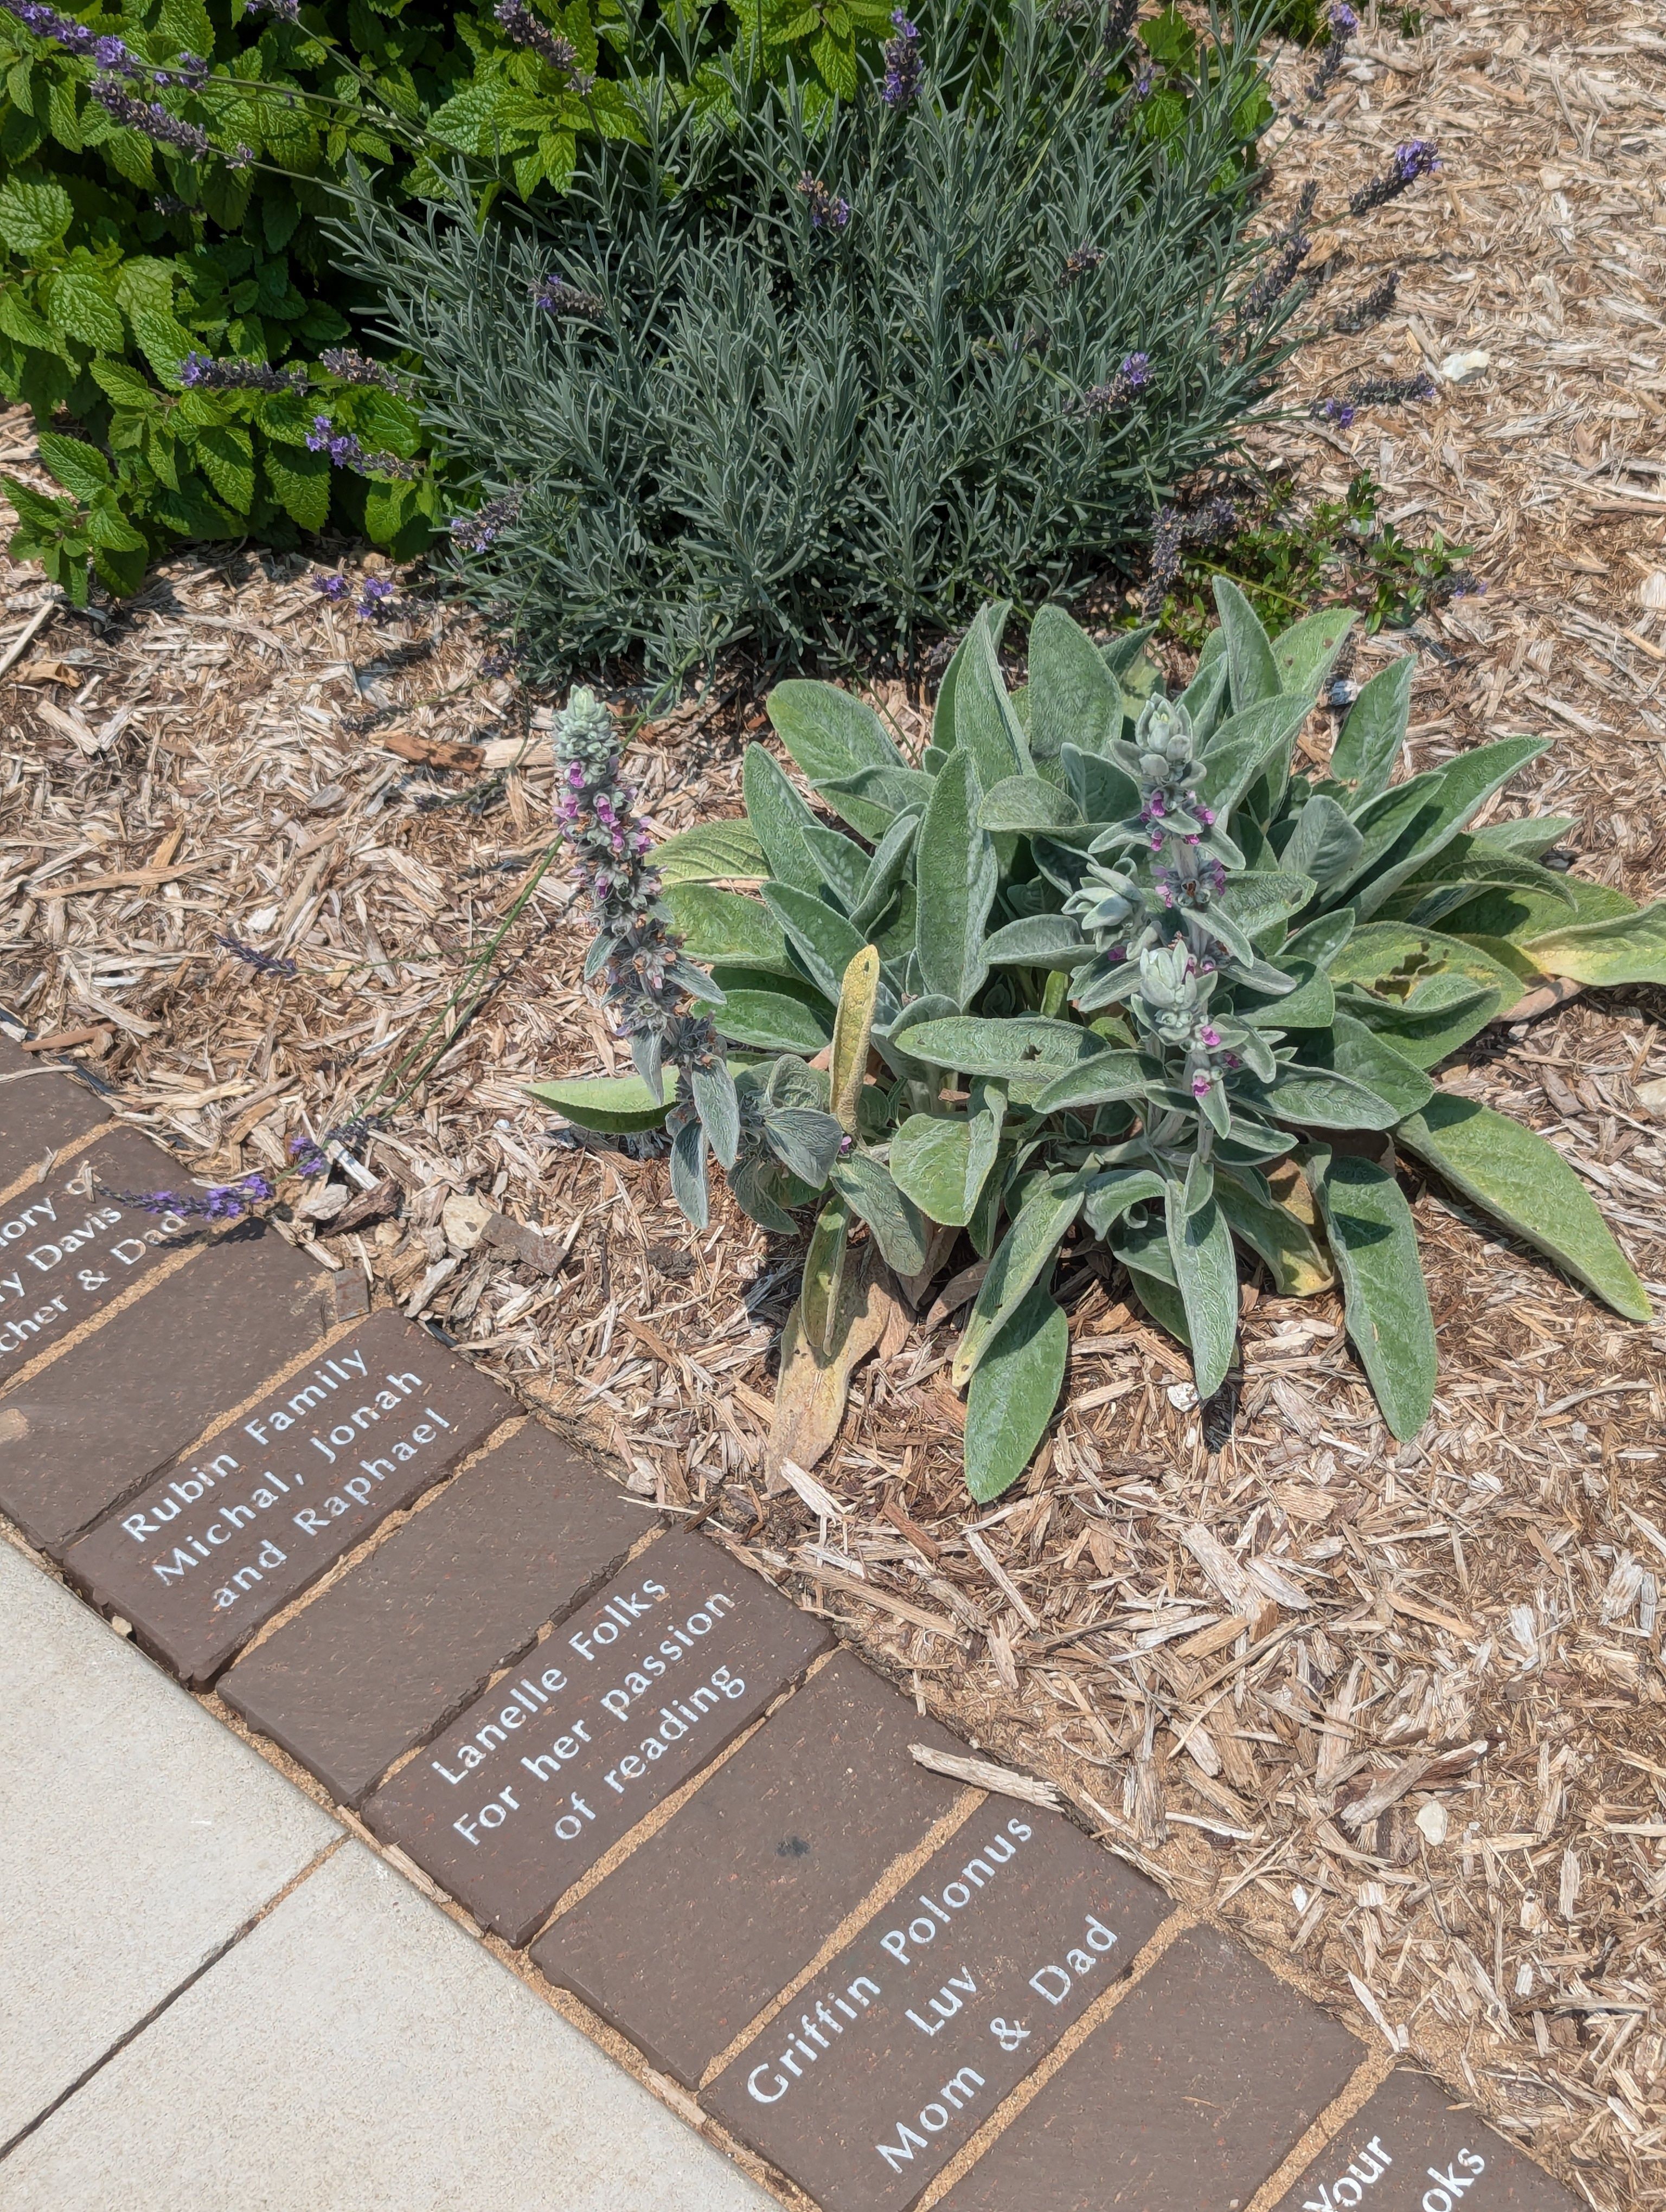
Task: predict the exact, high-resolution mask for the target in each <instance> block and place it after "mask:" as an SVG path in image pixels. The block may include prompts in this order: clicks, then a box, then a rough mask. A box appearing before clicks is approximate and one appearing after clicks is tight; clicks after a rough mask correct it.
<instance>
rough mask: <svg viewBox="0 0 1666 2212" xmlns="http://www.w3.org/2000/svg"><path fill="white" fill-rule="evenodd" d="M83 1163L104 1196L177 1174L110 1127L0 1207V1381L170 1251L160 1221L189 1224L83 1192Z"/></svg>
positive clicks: (133, 1136) (164, 1183)
mask: <svg viewBox="0 0 1666 2212" xmlns="http://www.w3.org/2000/svg"><path fill="white" fill-rule="evenodd" d="M17 1087H18V1088H20V1089H24V1090H27V1088H28V1086H27V1085H19V1086H17ZM89 1164H90V1171H91V1175H92V1176H93V1177H94V1179H96V1180H97V1181H99V1182H102V1183H103V1184H105V1185H106V1187H107V1188H110V1189H112V1190H131V1191H134V1192H139V1193H143V1192H146V1191H153V1190H158V1189H171V1188H174V1187H175V1186H176V1185H177V1184H178V1182H179V1176H180V1168H179V1162H178V1161H177V1160H175V1159H172V1158H170V1157H169V1156H168V1154H167V1153H166V1152H162V1151H161V1149H160V1148H159V1147H158V1146H155V1145H153V1144H151V1143H149V1140H148V1139H145V1138H143V1137H141V1136H139V1135H137V1133H135V1132H133V1131H132V1130H130V1129H119V1130H117V1131H116V1132H114V1133H113V1134H112V1135H111V1136H109V1137H105V1138H100V1139H99V1140H98V1142H97V1143H95V1144H93V1145H89V1146H88V1148H87V1150H86V1151H85V1152H80V1153H77V1154H76V1158H74V1159H73V1160H66V1161H64V1162H63V1163H62V1164H60V1166H58V1168H55V1169H54V1170H53V1171H52V1174H51V1175H49V1176H47V1177H46V1180H45V1182H37V1183H30V1184H29V1185H27V1188H25V1189H23V1190H21V1191H19V1192H16V1193H15V1194H13V1196H12V1197H11V1198H10V1199H9V1200H8V1201H7V1202H6V1204H5V1205H4V1206H0V1382H3V1381H4V1379H5V1377H6V1376H9V1375H10V1374H12V1373H14V1372H15V1370H17V1369H18V1368H20V1367H21V1366H23V1365H24V1364H26V1363H27V1361H29V1360H31V1359H33V1358H36V1357H37V1356H38V1355H39V1354H40V1353H41V1352H48V1351H50V1350H51V1349H52V1346H54V1345H56V1344H57V1343H58V1341H59V1340H61V1339H63V1338H64V1337H66V1336H68V1335H69V1334H70V1331H71V1330H73V1329H76V1328H79V1327H80V1326H81V1324H82V1322H84V1321H88V1320H89V1319H90V1318H91V1317H92V1316H94V1314H96V1313H98V1312H100V1310H102V1309H103V1308H104V1307H105V1306H107V1305H108V1304H110V1302H111V1300H112V1298H117V1297H120V1296H121V1294H122V1292H123V1291H126V1290H128V1289H130V1288H131V1286H132V1285H133V1284H135V1283H136V1282H137V1281H138V1280H139V1279H140V1278H141V1277H142V1276H143V1275H144V1274H146V1273H149V1270H150V1269H151V1268H152V1267H155V1265H156V1263H157V1261H159V1260H161V1259H164V1258H167V1257H168V1256H169V1255H171V1253H172V1252H173V1250H175V1249H178V1242H177V1238H176V1237H173V1236H171V1235H170V1225H172V1228H173V1231H181V1230H184V1229H186V1228H188V1227H189V1226H190V1224H188V1223H185V1222H182V1221H179V1220H177V1219H175V1218H174V1217H173V1216H172V1215H164V1216H162V1217H161V1219H160V1220H159V1219H158V1218H156V1217H155V1216H153V1215H151V1214H149V1213H143V1212H140V1211H139V1209H138V1208H137V1206H123V1205H122V1204H120V1203H119V1200H115V1199H111V1198H105V1197H103V1196H101V1195H100V1194H99V1193H98V1192H96V1191H92V1190H90V1188H89V1186H88V1182H87V1180H86V1179H87V1176H88V1169H89Z"/></svg>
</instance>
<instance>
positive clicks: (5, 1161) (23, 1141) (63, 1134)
mask: <svg viewBox="0 0 1666 2212" xmlns="http://www.w3.org/2000/svg"><path fill="white" fill-rule="evenodd" d="M49 1071H50V1072H49ZM109 1118H110V1109H109V1108H108V1107H107V1106H106V1104H105V1103H104V1102H103V1101H102V1099H100V1098H99V1097H96V1096H95V1095H94V1092H92V1091H89V1090H88V1088H87V1086H86V1085H85V1084H82V1083H77V1082H76V1079H75V1078H74V1077H73V1076H71V1075H66V1074H64V1073H61V1072H60V1071H59V1070H58V1069H57V1068H53V1067H52V1066H51V1063H50V1062H48V1063H47V1066H45V1067H43V1066H42V1065H41V1062H40V1058H39V1056H38V1055H37V1054H34V1053H32V1052H25V1051H23V1050H22V1049H21V1047H19V1046H17V1045H15V1044H14V1043H13V1042H12V1041H11V1039H10V1038H9V1037H7V1036H0V1190H3V1189H4V1188H6V1187H7V1185H8V1184H9V1183H13V1182H16V1180H17V1178H18V1177H19V1176H23V1175H27V1173H28V1172H29V1170H31V1169H32V1168H36V1167H38V1166H39V1165H40V1163H41V1161H42V1160H44V1159H45V1158H46V1156H47V1154H48V1153H49V1152H58V1150H60V1149H61V1148H62V1147H63V1146H65V1145H72V1144H74V1142H75V1141H76V1138H77V1137H84V1136H85V1135H86V1134H87V1133H88V1130H89V1129H96V1128H97V1127H98V1126H99V1124H100V1122H101V1121H108V1120H109ZM8 1210H9V1211H10V1210H11V1209H8Z"/></svg>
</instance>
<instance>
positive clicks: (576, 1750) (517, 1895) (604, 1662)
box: [364, 1532, 830, 1943]
mask: <svg viewBox="0 0 1666 2212" xmlns="http://www.w3.org/2000/svg"><path fill="white" fill-rule="evenodd" d="M829 1641H830V1638H829V1636H828V1632H827V1631H826V1629H825V1628H824V1626H822V1624H821V1623H820V1622H819V1621H818V1620H815V1619H813V1618H812V1616H811V1615H810V1614H808V1613H800V1611H799V1610H798V1608H797V1607H795V1606H793V1605H790V1604H789V1603H788V1602H787V1600H786V1599H785V1598H782V1597H781V1596H779V1595H777V1594H776V1593H775V1591H774V1590H772V1589H770V1588H769V1585H768V1583H765V1582H763V1580H762V1579H761V1578H760V1577H757V1575H754V1574H752V1573H751V1572H749V1571H747V1570H746V1569H745V1568H744V1567H741V1566H739V1565H737V1564H736V1563H735V1561H734V1560H733V1559H730V1558H729V1556H728V1555H727V1553H725V1552H724V1551H723V1550H722V1549H721V1547H719V1546H718V1545H717V1544H715V1543H714V1542H712V1541H709V1540H708V1539H707V1538H706V1537H704V1536H702V1535H699V1534H693V1533H690V1532H679V1533H678V1534H674V1535H670V1536H666V1537H662V1538H661V1539H660V1541H659V1542H657V1543H655V1544H654V1545H652V1546H650V1547H649V1548H648V1551H646V1552H645V1553H642V1554H641V1557H640V1558H638V1559H635V1560H633V1561H632V1562H631V1563H630V1565H629V1566H627V1567H626V1568H625V1569H624V1571H623V1572H622V1573H621V1574H619V1575H617V1576H616V1577H614V1579H613V1580H612V1581H611V1583H609V1584H608V1585H607V1587H606V1588H605V1589H604V1590H603V1591H602V1592H601V1594H600V1595H599V1596H598V1597H597V1598H595V1599H594V1600H593V1601H592V1602H591V1603H590V1604H589V1605H587V1606H586V1607H584V1608H583V1609H582V1610H581V1612H579V1613H575V1614H574V1615H573V1616H572V1617H571V1618H570V1619H569V1620H566V1621H564V1622H563V1623H562V1626H560V1627H559V1628H558V1629H556V1632H555V1633H554V1634H553V1635H552V1636H550V1638H548V1639H547V1640H546V1641H545V1642H544V1643H542V1644H539V1645H538V1647H537V1649H536V1650H533V1651H532V1652H530V1653H529V1654H528V1655H527V1656H526V1660H525V1661H524V1662H522V1664H521V1666H520V1668H518V1669H517V1670H516V1671H515V1672H514V1673H513V1674H506V1675H505V1676H504V1677H503V1679H502V1681H500V1682H498V1683H496V1685H494V1686H493V1687H492V1688H491V1689H489V1690H488V1691H486V1692H484V1694H483V1696H482V1697H480V1698H478V1699H476V1700H475V1702H474V1703H473V1704H472V1705H470V1706H469V1707H468V1708H467V1710H466V1711H465V1712H464V1713H462V1714H461V1716H460V1717H459V1718H458V1720H457V1721H456V1722H454V1723H453V1725H452V1726H451V1727H449V1728H448V1729H445V1730H443V1731H442V1732H441V1735H439V1736H438V1737H436V1738H435V1741H433V1742H432V1743H430V1744H429V1746H428V1747H427V1748H426V1749H425V1750H424V1751H423V1753H421V1754H420V1755H419V1756H418V1757H417V1758H416V1759H412V1760H410V1762H409V1763H408V1764H407V1765H404V1766H402V1767H401V1768H400V1770H399V1771H398V1773H397V1774H396V1775H395V1776H394V1777H393V1778H392V1781H391V1782H389V1783H386V1784H384V1785H383V1787H382V1788H381V1789H380V1790H378V1791H377V1792H376V1794H375V1796H373V1797H372V1798H370V1799H369V1800H368V1802H367V1804H366V1806H365V1808H364V1817H365V1820H366V1821H367V1823H368V1826H369V1827H370V1828H371V1830H372V1832H374V1834H376V1835H378V1836H380V1837H381V1838H384V1839H385V1840H386V1842H389V1843H392V1844H398V1845H399V1846H400V1848H401V1849H402V1850H405V1851H407V1852H409V1854H410V1857H412V1858H413V1859H414V1860H415V1861H416V1862H417V1864H418V1865H419V1866H421V1867H423V1868H424V1869H426V1870H427V1871H428V1872H429V1874H431V1875H433V1876H434V1878H435V1881H438V1882H440V1883H441V1885H442V1886H443V1887H445V1888H446V1889H447V1890H449V1891H450V1893H451V1894H452V1895H453V1897H455V1898H457V1899H459V1900H460V1902H461V1903H463V1904H464V1905H466V1906H467V1907H468V1909H469V1911H471V1912H472V1913H473V1914H474V1915H475V1916H476V1917H477V1919H480V1920H483V1922H484V1923H486V1924H487V1926H489V1927H490V1928H493V1929H496V1931H497V1933H498V1934H499V1935H500V1936H504V1937H506V1938H507V1940H508V1942H511V1943H524V1942H526V1941H527V1939H528V1938H529V1937H530V1936H532V1935H533V1934H534V1933H536V1931H537V1929H538V1928H539V1927H540V1926H541V1925H542V1923H543V1922H544V1919H545V1918H546V1917H548V1915H549V1912H550V1909H551V1907H552V1906H553V1905H555V1904H556V1900H557V1899H559V1898H560V1897H561V1896H562V1895H563V1894H564V1893H565V1892H566V1891H567V1890H568V1889H569V1888H570V1887H571V1886H572V1885H573V1883H574V1882H575V1881H577V1880H578V1879H579V1877H580V1875H582V1874H584V1873H585V1872H586V1871H587V1869H589V1868H590V1867H591V1866H592V1865H593V1863H595V1861H596V1860H597V1859H599V1857H601V1856H602V1854H603V1853H604V1852H605V1851H606V1850H608V1849H609V1848H610V1847H611V1845H612V1844H614V1843H616V1842H617V1840H618V1839H619V1838H620V1837H622V1836H623V1835H624V1834H626V1833H627V1832H628V1831H629V1829H631V1828H632V1827H634V1826H635V1825H636V1823H637V1822H638V1821H639V1820H641V1819H643V1818H644V1817H645V1815H647V1814H649V1813H651V1812H652V1811H653V1810H654V1808H655V1807H656V1806H657V1805H659V1804H660V1802H662V1801H663V1800H664V1799H665V1798H666V1797H667V1796H669V1795H670V1794H671V1792H672V1790H675V1789H677V1788H678V1786H679V1784H682V1783H684V1782H685V1781H686V1780H687V1779H688V1778H689V1777H690V1775H691V1774H694V1773H696V1772H697V1771H698V1770H699V1769H700V1768H701V1767H702V1766H703V1765H706V1764H707V1763H708V1761H709V1760H710V1759H714V1758H715V1757H716V1756H717V1754H718V1753H719V1752H720V1751H721V1750H722V1749H723V1748H724V1747H725V1746H726V1745H727V1744H728V1743H730V1742H731V1741H733V1738H734V1737H735V1736H736V1735H739V1733H740V1731H741V1730H742V1729H744V1728H745V1727H747V1726H748V1725H749V1724H750V1723H751V1722H753V1721H755V1720H757V1718H758V1717H759V1716H760V1715H761V1714H762V1713H763V1711H765V1709H766V1708H767V1707H768V1706H769V1704H770V1702H771V1701H772V1700H773V1699H775V1697H777V1696H778V1695H779V1694H780V1693H781V1691H782V1690H784V1689H785V1688H786V1687H787V1686H788V1684H789V1683H792V1682H793V1681H796V1680H798V1678H799V1677H800V1675H801V1674H803V1672H804V1670H805V1668H806V1667H807V1666H808V1665H809V1663H810V1662H811V1660H812V1659H813V1658H814V1657H815V1656H816V1654H817V1653H818V1651H821V1650H825V1648H826V1646H827V1644H828V1643H829Z"/></svg>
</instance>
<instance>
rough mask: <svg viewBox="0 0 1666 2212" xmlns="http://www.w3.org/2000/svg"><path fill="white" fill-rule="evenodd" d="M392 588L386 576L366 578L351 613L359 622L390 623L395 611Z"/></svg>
mask: <svg viewBox="0 0 1666 2212" xmlns="http://www.w3.org/2000/svg"><path fill="white" fill-rule="evenodd" d="M394 602H395V593H394V590H393V586H392V584H390V583H389V582H388V580H387V578H386V576H367V577H366V578H365V580H364V582H363V584H362V586H360V590H359V596H358V599H357V602H356V605H355V606H354V609H353V611H354V613H355V614H356V616H357V617H358V618H359V620H360V621H361V622H374V623H384V622H388V621H390V620H391V619H392V617H393V615H394V614H395V612H396V611H397V609H396V606H395V603H394Z"/></svg>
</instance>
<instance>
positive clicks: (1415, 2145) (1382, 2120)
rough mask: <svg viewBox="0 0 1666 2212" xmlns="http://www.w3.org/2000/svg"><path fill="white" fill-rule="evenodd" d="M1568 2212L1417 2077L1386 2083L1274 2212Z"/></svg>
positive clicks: (1533, 2173) (1534, 2172)
mask: <svg viewBox="0 0 1666 2212" xmlns="http://www.w3.org/2000/svg"><path fill="white" fill-rule="evenodd" d="M1355 2206H1359V2207H1361V2208H1363V2212H1460V2208H1462V2212H1578V2199H1577V2198H1575V2197H1571V2196H1570V2195H1569V2194H1568V2192H1567V2191H1566V2189H1564V2188H1563V2187H1562V2185H1561V2184H1560V2182H1557V2181H1553V2180H1552V2179H1551V2178H1550V2176H1549V2175H1548V2174H1547V2173H1546V2172H1542V2171H1541V2168H1539V2167H1538V2166H1535V2165H1534V2164H1533V2162H1532V2160H1530V2159H1527V2158H1523V2155H1522V2154H1521V2153H1520V2151H1518V2150H1517V2148H1515V2146H1514V2145H1513V2144H1511V2143H1508V2142H1505V2139H1504V2137H1503V2136H1501V2135H1497V2134H1495V2133H1494V2132H1493V2130H1492V2129H1491V2128H1489V2127H1488V2126H1487V2124H1485V2122H1484V2121H1482V2120H1481V2119H1479V2118H1477V2117H1476V2115H1475V2113H1474V2110H1473V2109H1472V2107H1471V2106H1468V2105H1466V2104H1462V2103H1461V2102H1459V2101H1458V2100H1456V2099H1454V2098H1451V2097H1449V2096H1448V2095H1447V2093H1446V2092H1445V2091H1444V2089H1443V2088H1442V2087H1441V2086H1440V2084H1439V2083H1438V2081H1431V2080H1430V2079H1429V2077H1428V2075H1426V2074H1414V2073H1409V2072H1408V2073H1401V2074H1391V2075H1389V2078H1388V2080H1387V2081H1385V2082H1384V2083H1383V2086H1382V2087H1381V2088H1380V2089H1378V2090H1377V2093H1376V2094H1375V2095H1374V2096H1371V2097H1370V2098H1368V2099H1367V2100H1366V2101H1365V2105H1364V2106H1362V2107H1361V2108H1360V2110H1359V2112H1357V2113H1356V2114H1355V2115H1354V2117H1353V2119H1351V2120H1350V2121H1349V2122H1348V2123H1347V2126H1346V2127H1344V2128H1343V2129H1341V2130H1340V2132H1339V2133H1338V2134H1337V2135H1336V2136H1334V2137H1333V2139H1332V2140H1331V2142H1329V2144H1328V2145H1327V2146H1326V2148H1324V2149H1323V2150H1322V2151H1321V2152H1320V2154H1319V2155H1318V2156H1317V2157H1316V2159H1315V2160H1313V2162H1312V2164H1311V2165H1310V2166H1309V2167H1308V2168H1307V2170H1306V2172H1304V2174H1303V2176H1302V2178H1301V2179H1300V2180H1299V2181H1298V2182H1297V2184H1296V2185H1295V2186H1294V2187H1293V2188H1292V2190H1291V2191H1289V2193H1288V2194H1287V2195H1286V2196H1285V2197H1280V2200H1279V2203H1278V2206H1277V2208H1276V2212H1353V2207H1355Z"/></svg>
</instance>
